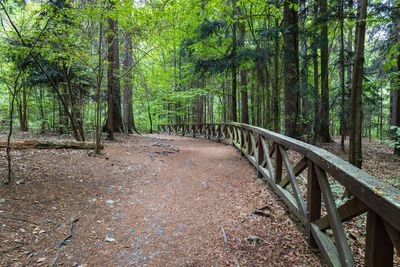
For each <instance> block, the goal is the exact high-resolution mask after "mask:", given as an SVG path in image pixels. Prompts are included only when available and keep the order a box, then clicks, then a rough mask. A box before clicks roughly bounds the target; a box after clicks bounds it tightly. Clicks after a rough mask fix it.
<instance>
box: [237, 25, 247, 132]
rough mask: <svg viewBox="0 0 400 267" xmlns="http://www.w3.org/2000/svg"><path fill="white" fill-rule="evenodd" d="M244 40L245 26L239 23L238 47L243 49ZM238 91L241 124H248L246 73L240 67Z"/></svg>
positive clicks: (243, 68) (243, 67)
mask: <svg viewBox="0 0 400 267" xmlns="http://www.w3.org/2000/svg"><path fill="white" fill-rule="evenodd" d="M245 38H246V24H245V23H243V22H241V23H239V46H240V47H244V41H245ZM240 87H241V88H240V89H241V96H242V101H241V102H242V103H241V104H242V120H241V121H242V123H246V124H248V123H249V104H248V96H247V71H246V69H245V66H242V67H241V70H240Z"/></svg>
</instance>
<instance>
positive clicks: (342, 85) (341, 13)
mask: <svg viewBox="0 0 400 267" xmlns="http://www.w3.org/2000/svg"><path fill="white" fill-rule="evenodd" d="M339 24H340V55H339V61H340V90H341V98H342V99H341V100H342V101H341V109H340V135H341V140H340V146H341V149H342V151H344V141H345V138H346V129H347V126H346V119H345V110H346V109H345V104H346V103H345V102H346V101H345V97H346V92H345V90H346V88H345V81H344V74H345V65H344V1H343V0H339Z"/></svg>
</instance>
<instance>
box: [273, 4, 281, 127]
mask: <svg viewBox="0 0 400 267" xmlns="http://www.w3.org/2000/svg"><path fill="white" fill-rule="evenodd" d="M275 7H276V8H279V1H278V0H276V1H275ZM278 27H279V19H278V18H275V28H278ZM274 51H275V53H274V79H273V81H272V87H273V88H272V91H273V92H272V114H273V124H274V131H275V132H277V133H280V132H281V110H280V102H281V90H280V87H279V75H280V68H279V54H280V45H279V32H276V33H275V36H274Z"/></svg>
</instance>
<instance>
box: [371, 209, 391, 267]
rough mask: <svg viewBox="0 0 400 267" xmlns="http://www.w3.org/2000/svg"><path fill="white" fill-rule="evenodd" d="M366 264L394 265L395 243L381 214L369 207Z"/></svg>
mask: <svg viewBox="0 0 400 267" xmlns="http://www.w3.org/2000/svg"><path fill="white" fill-rule="evenodd" d="M365 246H366V248H365V266H367V267H370V266H376V267H378V266H393V244H392V241H391V240H390V237H389V235H388V233H387V232H386V229H385V226H384V224H383V221H382V219H381V218H380V217H379V215H378V214H377V213H376V212H375V211H373V210H371V209H369V210H368V215H367V240H366V244H365Z"/></svg>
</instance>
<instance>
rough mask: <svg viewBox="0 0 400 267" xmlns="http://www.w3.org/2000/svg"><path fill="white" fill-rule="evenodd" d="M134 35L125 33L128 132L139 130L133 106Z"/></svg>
mask: <svg viewBox="0 0 400 267" xmlns="http://www.w3.org/2000/svg"><path fill="white" fill-rule="evenodd" d="M132 49H133V47H132V35H131V33H129V32H126V33H125V51H124V66H123V69H124V73H125V72H126V75H125V76H124V97H123V107H124V113H123V115H124V124H125V129H126V132H127V133H135V132H137V130H136V127H135V120H134V117H133V107H132V87H133V86H132V64H133V58H132Z"/></svg>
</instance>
